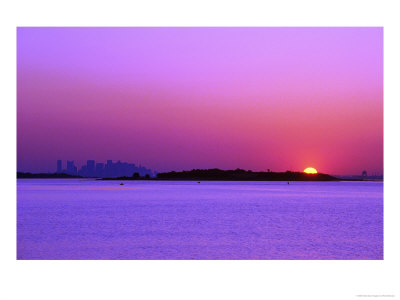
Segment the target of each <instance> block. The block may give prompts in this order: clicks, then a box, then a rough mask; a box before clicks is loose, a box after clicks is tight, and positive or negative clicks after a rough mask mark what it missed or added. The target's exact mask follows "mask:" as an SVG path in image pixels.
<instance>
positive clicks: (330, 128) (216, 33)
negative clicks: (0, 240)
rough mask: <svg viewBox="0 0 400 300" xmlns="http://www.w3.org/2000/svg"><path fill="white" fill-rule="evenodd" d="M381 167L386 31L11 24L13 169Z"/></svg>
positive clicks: (355, 170) (348, 170)
mask: <svg viewBox="0 0 400 300" xmlns="http://www.w3.org/2000/svg"><path fill="white" fill-rule="evenodd" d="M57 159H63V160H67V159H68V160H74V161H75V163H76V164H77V165H78V166H80V165H81V164H83V163H85V162H86V160H87V159H95V160H96V161H105V160H107V159H113V160H122V161H128V162H133V163H136V164H139V163H140V164H142V165H145V166H146V167H149V168H152V169H154V170H157V171H169V170H182V169H193V168H214V167H217V168H222V169H236V168H243V169H251V170H255V171H256V170H266V169H271V170H272V171H286V170H295V171H297V170H303V169H304V168H306V167H308V166H312V167H315V168H316V169H317V170H318V171H320V172H324V173H329V174H361V172H362V171H363V170H367V172H368V173H380V174H382V172H383V29H382V28H343V27H342V28H273V27H271V28H18V30H17V168H18V170H19V171H31V172H47V171H55V170H56V160H57Z"/></svg>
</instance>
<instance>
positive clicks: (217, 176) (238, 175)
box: [100, 169, 342, 181]
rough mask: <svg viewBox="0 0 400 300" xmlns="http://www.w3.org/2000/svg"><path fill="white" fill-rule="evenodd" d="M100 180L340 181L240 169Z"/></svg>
mask: <svg viewBox="0 0 400 300" xmlns="http://www.w3.org/2000/svg"><path fill="white" fill-rule="evenodd" d="M100 180H195V181H200V180H215V181H216V180H224V181H341V180H342V179H339V178H336V177H334V176H331V175H328V174H322V173H317V174H306V173H303V172H292V171H286V172H253V171H250V170H249V171H246V170H242V169H236V170H220V169H204V170H203V169H194V170H191V171H182V172H175V171H172V172H166V173H158V174H157V176H156V177H155V178H152V177H149V176H144V177H142V176H139V174H137V173H136V174H134V175H133V176H132V177H127V176H124V177H115V178H102V179H100Z"/></svg>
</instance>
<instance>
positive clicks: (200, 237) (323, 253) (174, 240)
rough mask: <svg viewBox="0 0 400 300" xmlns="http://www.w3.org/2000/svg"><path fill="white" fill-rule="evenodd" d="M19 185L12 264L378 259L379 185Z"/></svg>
mask: <svg viewBox="0 0 400 300" xmlns="http://www.w3.org/2000/svg"><path fill="white" fill-rule="evenodd" d="M119 183H120V182H119V181H94V180H82V179H19V180H18V183H17V189H18V193H17V198H18V199H17V218H18V219H17V258H18V259H383V183H382V182H292V183H291V184H290V185H288V184H287V182H222V181H221V182H201V183H200V184H198V183H197V182H170V181H162V182H154V181H148V182H145V181H126V182H125V185H123V186H121V185H119Z"/></svg>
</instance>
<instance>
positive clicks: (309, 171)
mask: <svg viewBox="0 0 400 300" xmlns="http://www.w3.org/2000/svg"><path fill="white" fill-rule="evenodd" d="M303 172H304V173H306V174H317V173H318V172H317V170H316V169H314V168H306V169H304V171H303Z"/></svg>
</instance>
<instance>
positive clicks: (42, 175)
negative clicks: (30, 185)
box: [17, 172, 83, 178]
mask: <svg viewBox="0 0 400 300" xmlns="http://www.w3.org/2000/svg"><path fill="white" fill-rule="evenodd" d="M17 178H83V177H82V176H77V175H69V174H65V173H29V172H17Z"/></svg>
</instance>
